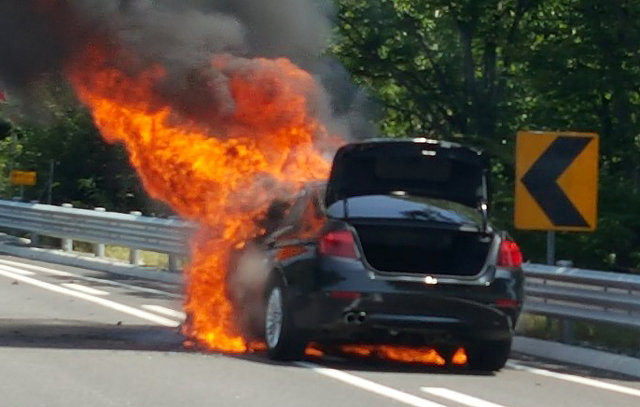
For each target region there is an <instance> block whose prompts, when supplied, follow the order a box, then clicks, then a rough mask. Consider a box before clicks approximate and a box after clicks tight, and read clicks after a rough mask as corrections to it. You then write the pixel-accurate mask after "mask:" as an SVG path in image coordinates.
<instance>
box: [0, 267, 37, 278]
mask: <svg viewBox="0 0 640 407" xmlns="http://www.w3.org/2000/svg"><path fill="white" fill-rule="evenodd" d="M0 268H1V269H4V270H7V271H10V272H12V273H17V274H20V275H23V276H35V275H36V273H34V272H33V271H28V270H20V269H17V268H13V267H7V266H4V267H2V266H0Z"/></svg>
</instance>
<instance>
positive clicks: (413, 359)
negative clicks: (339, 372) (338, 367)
mask: <svg viewBox="0 0 640 407" xmlns="http://www.w3.org/2000/svg"><path fill="white" fill-rule="evenodd" d="M340 350H341V351H342V352H344V353H347V354H351V355H356V356H361V357H376V358H381V359H387V360H393V361H396V362H406V363H423V364H427V365H435V366H444V365H446V364H447V362H446V360H445V359H444V358H443V357H442V356H440V354H439V353H438V352H437V351H436V350H435V349H433V348H411V347H405V346H390V345H343V346H341V347H340Z"/></svg>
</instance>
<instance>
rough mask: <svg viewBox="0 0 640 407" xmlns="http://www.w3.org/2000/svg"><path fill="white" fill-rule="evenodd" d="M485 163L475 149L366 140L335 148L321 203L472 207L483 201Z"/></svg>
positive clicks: (424, 141)
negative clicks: (401, 201)
mask: <svg viewBox="0 0 640 407" xmlns="http://www.w3.org/2000/svg"><path fill="white" fill-rule="evenodd" d="M487 171H488V159H487V157H486V156H485V155H484V154H483V153H482V152H481V151H479V150H475V149H472V148H469V147H464V146H461V145H459V144H455V143H449V142H441V141H435V140H428V139H423V138H419V139H411V140H372V141H366V142H362V143H354V144H348V145H345V146H343V147H342V148H340V150H338V152H337V153H336V156H335V158H334V160H333V167H332V170H331V176H330V178H329V183H328V185H327V192H326V204H327V206H330V205H331V204H333V203H334V202H336V201H339V200H341V199H346V198H351V197H356V196H364V195H400V196H404V195H406V196H419V197H427V198H436V199H444V200H448V201H453V202H458V203H460V204H463V205H466V206H469V207H477V206H478V205H479V204H480V203H481V202H487V201H488V191H487V177H486V175H487Z"/></svg>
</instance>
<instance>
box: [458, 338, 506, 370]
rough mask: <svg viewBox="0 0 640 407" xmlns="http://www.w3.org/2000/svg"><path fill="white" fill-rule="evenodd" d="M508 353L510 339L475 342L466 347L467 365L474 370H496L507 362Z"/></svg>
mask: <svg viewBox="0 0 640 407" xmlns="http://www.w3.org/2000/svg"><path fill="white" fill-rule="evenodd" d="M510 353H511V340H505V341H479V342H475V343H473V344H471V346H470V347H469V349H468V356H469V367H470V368H471V369H473V370H476V371H484V372H493V371H498V370H500V369H502V368H503V367H504V365H505V364H506V363H507V359H509V354H510Z"/></svg>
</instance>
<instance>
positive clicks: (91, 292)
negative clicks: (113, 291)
mask: <svg viewBox="0 0 640 407" xmlns="http://www.w3.org/2000/svg"><path fill="white" fill-rule="evenodd" d="M60 285H61V286H63V287H67V288H70V289H72V290H76V291H81V292H83V293H86V294H89V295H109V293H108V292H107V291H102V290H96V289H95V288H91V287H87V286H84V285H80V284H74V283H65V284H60Z"/></svg>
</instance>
